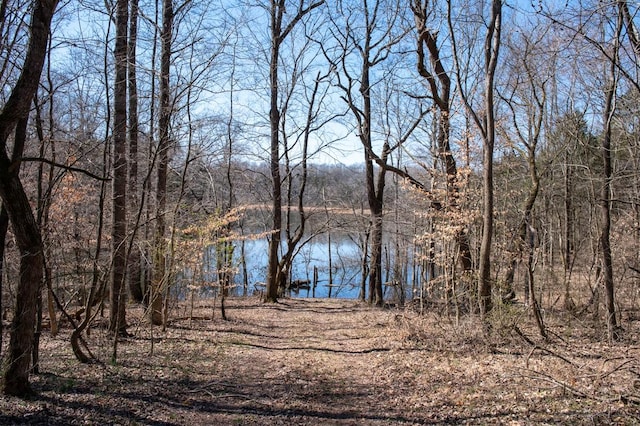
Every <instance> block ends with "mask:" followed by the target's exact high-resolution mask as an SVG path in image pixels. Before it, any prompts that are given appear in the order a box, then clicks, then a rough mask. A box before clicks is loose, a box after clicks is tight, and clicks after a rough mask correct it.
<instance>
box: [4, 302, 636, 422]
mask: <svg viewBox="0 0 640 426" xmlns="http://www.w3.org/2000/svg"><path fill="white" fill-rule="evenodd" d="M199 303H200V305H199V306H198V308H197V310H196V312H195V313H196V315H197V316H195V317H193V318H191V319H190V318H189V316H188V315H187V310H188V308H187V307H186V306H181V307H180V309H179V310H175V311H174V312H173V318H175V319H173V320H171V322H170V323H169V326H168V329H167V331H166V332H161V331H160V328H153V329H152V328H150V327H149V325H148V324H146V323H145V322H144V321H142V318H143V313H142V311H141V309H140V308H133V307H132V308H131V310H130V312H129V313H128V320H129V322H130V325H131V326H130V329H129V331H130V332H131V333H132V334H133V336H132V337H130V338H126V339H122V340H121V341H120V342H119V344H118V360H117V362H116V363H115V364H112V363H109V362H108V360H109V357H110V354H111V351H112V342H111V340H110V339H108V338H107V335H106V331H105V330H104V329H102V328H100V327H99V326H96V327H95V328H93V329H92V333H91V336H90V337H89V339H88V343H89V347H90V348H91V349H92V351H93V353H94V354H95V355H96V356H97V357H98V358H99V359H100V360H103V361H104V363H94V364H90V365H83V364H79V363H78V362H77V361H76V360H75V358H74V356H73V354H72V352H71V347H70V345H69V343H68V342H69V331H70V330H69V329H68V327H66V329H63V331H62V332H61V333H60V334H59V335H58V336H56V337H51V336H50V335H49V333H48V332H45V333H44V334H43V337H42V344H41V348H42V349H41V367H40V370H41V372H42V373H41V374H39V375H34V376H33V379H32V382H33V386H34V389H35V390H36V391H37V393H38V397H36V398H34V399H32V400H20V399H16V398H8V397H0V424H43V425H44V424H46V425H70V424H100V425H101V424H122V425H136V424H144V425H319V424H320V425H397V424H399V425H413V424H516V425H517V424H545V423H546V424H567V425H569V424H571V425H576V424H585V425H586V424H589V425H593V424H622V425H627V424H629V425H631V424H640V420H639V419H640V360H639V356H640V346H638V337H639V336H638V335H639V333H640V332H639V330H638V329H639V327H638V325H639V324H640V323H639V322H638V321H637V320H633V319H629V320H627V321H626V322H625V323H624V325H625V341H623V342H619V343H616V344H615V345H608V344H605V343H603V339H602V336H601V335H600V334H599V333H600V331H598V330H599V327H600V326H599V325H598V324H597V323H595V322H593V321H590V320H587V319H581V320H578V319H576V318H572V317H566V316H565V317H557V318H554V319H553V321H552V320H551V319H547V321H548V322H549V330H550V333H551V336H552V337H551V338H550V341H549V342H543V341H540V340H539V339H538V338H537V335H536V333H535V329H533V328H530V327H525V326H524V324H531V323H532V320H531V319H528V318H527V315H526V313H523V312H522V311H518V309H521V310H522V309H524V308H518V307H514V308H511V309H510V311H508V312H503V313H502V314H501V315H503V318H500V319H496V324H497V325H496V327H495V328H494V333H493V336H492V337H491V341H490V342H489V343H487V342H486V341H485V339H483V338H482V335H481V334H480V333H479V332H478V328H479V327H478V326H477V322H476V321H477V319H474V318H470V319H466V320H463V321H468V323H464V322H463V323H460V324H457V325H454V324H453V323H454V320H453V319H452V320H447V319H446V318H444V317H439V316H436V315H434V314H427V315H424V316H419V315H417V314H416V313H414V312H413V311H411V310H399V309H384V310H383V309H375V308H370V307H368V306H366V305H363V304H360V303H358V302H356V301H353V300H337V299H283V300H282V301H281V302H280V303H278V304H262V303H260V302H259V300H258V299H256V298H244V299H243V298H233V299H229V300H228V301H227V315H228V318H229V320H228V321H223V320H222V319H221V318H220V314H219V311H218V310H216V312H215V316H214V317H213V318H211V316H212V313H213V308H212V303H213V301H210V302H209V301H201V302H199ZM207 303H211V304H210V305H207ZM513 323H518V324H520V328H519V329H518V331H520V330H522V331H521V333H523V334H522V335H520V334H518V332H517V331H516V330H515V329H514V328H513V326H512V325H508V324H513ZM523 336H527V337H526V338H525V337H523ZM527 338H528V339H530V340H531V341H535V342H537V344H538V346H532V345H531V344H530V343H531V342H527V341H526V339H527ZM4 341H5V342H7V341H8V339H6V338H5V340H4ZM4 349H6V348H4Z"/></svg>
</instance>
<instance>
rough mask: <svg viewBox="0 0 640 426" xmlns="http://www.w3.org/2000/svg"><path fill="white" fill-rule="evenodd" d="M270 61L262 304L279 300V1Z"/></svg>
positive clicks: (273, 12)
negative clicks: (268, 179) (268, 172)
mask: <svg viewBox="0 0 640 426" xmlns="http://www.w3.org/2000/svg"><path fill="white" fill-rule="evenodd" d="M271 3H272V5H271V58H270V62H269V87H270V90H271V94H270V101H271V105H270V110H269V124H270V128H271V151H270V158H269V165H270V170H271V184H272V192H271V198H272V199H271V203H272V204H271V212H272V216H273V217H272V220H273V223H272V226H271V238H270V239H269V259H268V262H269V263H268V266H267V289H266V292H265V301H267V302H276V301H277V300H278V287H279V286H280V281H281V277H280V270H279V264H280V261H279V251H280V241H281V238H282V186H281V185H282V179H281V177H280V138H279V133H278V131H279V126H280V110H279V109H278V68H279V63H278V57H279V54H280V43H281V32H282V14H283V12H284V11H283V9H284V5H283V4H281V3H283V2H281V1H277V2H276V1H272V2H271Z"/></svg>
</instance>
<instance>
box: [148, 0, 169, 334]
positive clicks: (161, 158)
mask: <svg viewBox="0 0 640 426" xmlns="http://www.w3.org/2000/svg"><path fill="white" fill-rule="evenodd" d="M173 17H174V13H173V0H163V2H162V36H161V40H162V53H161V58H160V116H159V119H158V132H159V135H160V136H159V142H158V164H157V167H158V169H157V183H156V214H157V217H156V231H155V241H154V271H153V280H152V283H151V297H150V301H151V310H150V318H151V322H152V323H153V324H155V325H160V324H162V316H163V310H162V306H163V303H162V302H163V298H162V292H163V290H165V288H166V286H167V282H166V280H167V278H168V277H167V274H166V255H167V251H166V242H165V234H166V210H167V171H168V168H169V149H170V143H171V140H170V138H171V136H170V134H169V125H170V121H171V114H172V105H171V87H170V85H169V83H170V79H169V77H170V70H171V46H172V37H173Z"/></svg>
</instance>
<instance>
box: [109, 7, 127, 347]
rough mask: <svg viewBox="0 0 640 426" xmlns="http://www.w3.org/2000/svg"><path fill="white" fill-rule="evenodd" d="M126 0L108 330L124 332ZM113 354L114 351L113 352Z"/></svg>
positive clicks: (118, 49) (117, 95) (119, 48)
mask: <svg viewBox="0 0 640 426" xmlns="http://www.w3.org/2000/svg"><path fill="white" fill-rule="evenodd" d="M128 20H129V2H128V1H127V0H118V2H117V10H116V42H115V47H114V56H115V81H114V98H113V110H114V117H113V195H112V196H113V218H112V230H111V244H112V256H113V261H112V266H111V299H110V309H109V332H110V333H111V334H113V335H115V336H117V335H121V334H126V333H127V331H126V329H127V323H126V318H125V306H126V291H125V278H126V275H127V274H126V272H127V23H128ZM114 355H115V354H114Z"/></svg>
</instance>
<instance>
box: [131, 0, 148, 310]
mask: <svg viewBox="0 0 640 426" xmlns="http://www.w3.org/2000/svg"><path fill="white" fill-rule="evenodd" d="M137 38H138V0H131V13H130V16H129V52H128V56H129V61H128V72H129V160H130V162H129V193H128V195H129V206H130V210H129V211H130V216H131V218H130V219H129V223H131V224H134V225H135V223H136V222H137V220H136V218H137V216H138V215H139V214H140V212H139V211H138V210H139V209H140V197H139V195H138V132H139V130H138V82H137V72H136V67H137V64H136V47H137ZM131 231H132V232H131V238H132V239H133V240H134V241H133V242H132V244H130V245H129V246H130V247H131V251H130V253H129V259H128V260H129V261H128V264H127V271H128V278H129V292H130V293H131V297H132V299H133V300H134V301H136V302H137V303H142V301H143V299H144V289H143V285H142V270H141V259H142V253H141V251H140V247H139V246H138V244H136V239H137V236H138V235H139V233H138V231H139V230H138V229H132V230H131Z"/></svg>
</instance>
